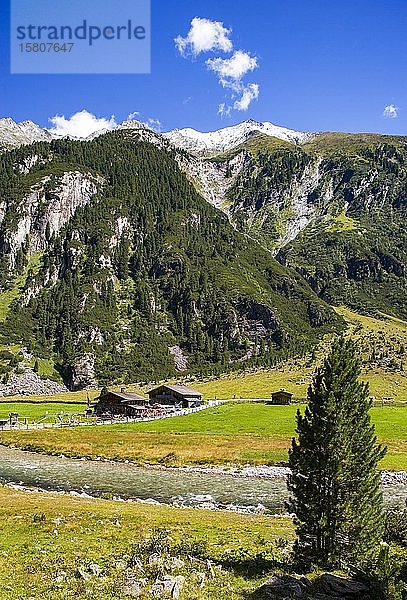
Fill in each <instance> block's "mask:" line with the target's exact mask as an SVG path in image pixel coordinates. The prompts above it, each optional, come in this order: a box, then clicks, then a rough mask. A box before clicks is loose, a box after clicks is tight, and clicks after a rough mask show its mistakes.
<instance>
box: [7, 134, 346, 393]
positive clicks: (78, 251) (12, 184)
mask: <svg viewBox="0 0 407 600" xmlns="http://www.w3.org/2000/svg"><path fill="white" fill-rule="evenodd" d="M178 154H179V153H178V152H177V151H176V150H173V149H171V148H167V149H161V148H159V147H157V145H155V144H153V143H149V142H148V141H140V139H139V136H138V135H137V134H135V132H134V131H132V130H131V129H129V130H121V131H116V132H113V133H109V134H106V135H103V136H100V137H97V138H96V139H94V140H91V141H86V142H80V141H71V140H54V141H51V142H50V143H47V142H38V143H35V144H33V145H27V146H23V147H20V148H17V149H14V150H9V151H7V152H4V153H3V154H1V155H0V253H1V296H0V308H1V310H0V316H2V323H1V326H0V336H1V339H0V343H1V344H2V345H3V348H11V349H12V351H11V352H9V351H4V350H3V353H2V356H1V357H0V366H1V370H2V377H3V380H7V378H8V377H9V376H10V373H11V372H12V371H13V370H16V369H18V368H19V365H20V367H21V348H26V349H27V351H26V352H28V354H29V355H30V356H33V357H34V358H36V357H37V358H40V359H47V360H48V361H50V362H51V363H52V364H53V365H55V366H56V369H57V370H58V372H59V373H60V374H61V376H62V377H63V379H64V381H65V382H66V383H67V384H68V385H69V386H70V387H71V388H79V387H84V386H88V385H96V384H100V383H113V382H120V381H125V382H127V381H136V380H139V381H140V380H152V379H160V378H164V377H169V376H172V375H174V374H175V373H176V372H177V370H178V371H179V370H186V369H189V370H190V371H191V372H208V371H209V372H219V371H222V370H227V369H228V368H230V367H231V365H232V366H233V365H236V364H242V362H241V361H243V362H246V363H247V364H272V363H273V362H274V361H275V360H277V359H278V358H279V357H282V356H286V355H287V354H288V353H294V354H295V353H301V352H303V351H304V350H305V349H306V348H309V347H311V346H312V344H313V343H314V342H315V340H316V339H318V338H319V337H320V336H321V335H322V334H323V333H325V332H327V331H332V330H334V329H338V328H340V327H341V323H342V321H341V319H340V317H338V316H337V315H336V314H335V313H334V312H333V311H332V310H331V308H330V307H329V306H328V305H327V304H325V302H323V301H321V300H320V299H319V298H318V297H317V296H316V295H315V294H314V293H313V291H312V290H311V289H310V287H309V286H308V285H307V283H306V282H305V280H304V279H303V278H302V276H301V275H300V274H299V273H298V272H296V271H295V270H293V269H290V268H286V267H284V266H282V265H281V264H279V263H278V262H277V261H276V260H275V259H274V258H273V256H272V254H271V253H270V252H269V251H268V250H267V249H264V248H263V247H262V246H261V245H260V244H258V243H257V242H255V241H254V240H253V239H252V238H251V237H248V236H247V235H245V233H244V232H239V231H236V229H235V228H234V227H233V226H232V225H231V224H230V223H229V221H228V218H227V216H226V215H225V214H224V213H222V212H221V211H220V210H218V209H216V208H214V207H213V206H211V205H210V204H209V203H208V202H206V201H205V200H204V199H203V198H202V197H201V196H200V195H199V194H198V193H197V191H196V190H195V189H194V186H193V185H192V184H191V183H190V182H189V181H188V179H187V177H186V176H185V175H184V173H183V172H182V170H181V169H180V168H179V166H178V165H179V163H180V159H179V155H178Z"/></svg>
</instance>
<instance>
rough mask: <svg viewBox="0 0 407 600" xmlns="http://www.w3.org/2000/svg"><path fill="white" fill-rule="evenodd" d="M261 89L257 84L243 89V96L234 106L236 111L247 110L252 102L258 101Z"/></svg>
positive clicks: (251, 84)
mask: <svg viewBox="0 0 407 600" xmlns="http://www.w3.org/2000/svg"><path fill="white" fill-rule="evenodd" d="M259 92H260V88H259V86H258V84H257V83H249V85H248V86H246V87H244V88H243V89H242V95H241V97H240V99H239V100H236V101H235V103H234V104H233V108H234V109H235V110H247V109H248V108H249V106H250V104H251V102H252V100H257V98H258V97H259Z"/></svg>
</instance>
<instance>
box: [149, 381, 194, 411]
mask: <svg viewBox="0 0 407 600" xmlns="http://www.w3.org/2000/svg"><path fill="white" fill-rule="evenodd" d="M148 396H149V398H150V404H163V405H166V406H178V407H180V408H181V407H182V408H193V407H196V406H200V405H201V404H202V394H201V392H197V391H196V390H193V389H192V388H190V387H187V386H186V385H160V386H159V387H156V388H154V389H153V390H150V391H149V392H148Z"/></svg>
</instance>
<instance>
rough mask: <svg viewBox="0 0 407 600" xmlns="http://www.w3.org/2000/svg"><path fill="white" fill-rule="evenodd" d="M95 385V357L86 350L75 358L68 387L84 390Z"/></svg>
mask: <svg viewBox="0 0 407 600" xmlns="http://www.w3.org/2000/svg"><path fill="white" fill-rule="evenodd" d="M96 387H97V380H96V375H95V357H94V355H93V354H91V353H90V352H88V353H85V354H83V355H82V356H80V357H79V358H77V359H76V360H75V363H74V366H73V367H72V370H71V374H70V378H69V388H70V389H71V390H86V389H92V388H96Z"/></svg>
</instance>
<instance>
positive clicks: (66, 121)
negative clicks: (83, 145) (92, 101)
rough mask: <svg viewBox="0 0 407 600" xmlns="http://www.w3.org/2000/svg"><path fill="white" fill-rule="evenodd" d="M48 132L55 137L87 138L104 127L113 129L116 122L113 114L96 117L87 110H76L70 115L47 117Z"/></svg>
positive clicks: (104, 128)
mask: <svg viewBox="0 0 407 600" xmlns="http://www.w3.org/2000/svg"><path fill="white" fill-rule="evenodd" d="M49 121H50V123H51V127H50V128H49V131H50V133H52V135H54V136H55V137H73V138H87V137H89V136H90V135H92V134H94V133H96V132H98V131H103V130H106V129H108V130H109V129H115V128H116V127H117V122H116V119H115V117H114V116H111V117H110V119H106V118H105V117H101V118H98V117H96V116H95V115H93V114H92V113H90V112H88V111H87V110H81V111H79V112H76V113H75V114H73V115H72V116H71V117H69V118H66V117H65V115H55V116H54V117H50V119H49Z"/></svg>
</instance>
